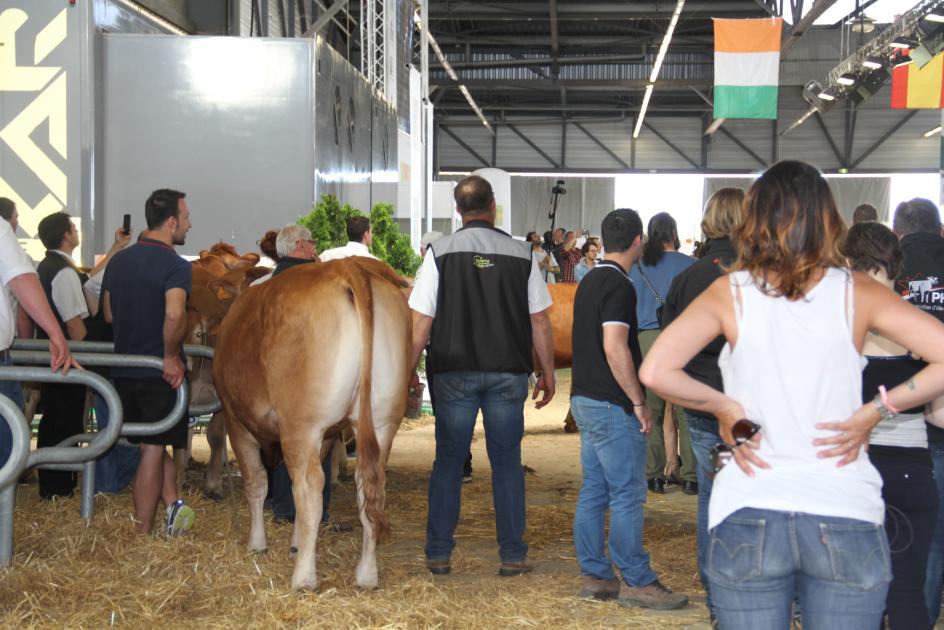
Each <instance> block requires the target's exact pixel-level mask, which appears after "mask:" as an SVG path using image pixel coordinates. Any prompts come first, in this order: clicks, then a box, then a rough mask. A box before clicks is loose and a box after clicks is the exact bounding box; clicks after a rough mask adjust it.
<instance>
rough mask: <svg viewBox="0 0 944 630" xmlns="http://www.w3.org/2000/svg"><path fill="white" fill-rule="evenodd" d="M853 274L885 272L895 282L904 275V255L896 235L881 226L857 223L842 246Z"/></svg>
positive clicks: (841, 248) (873, 223)
mask: <svg viewBox="0 0 944 630" xmlns="http://www.w3.org/2000/svg"><path fill="white" fill-rule="evenodd" d="M840 251H841V252H842V255H843V256H845V257H846V258H847V259H848V260H849V266H850V267H851V268H852V269H853V270H854V271H864V272H866V273H868V272H870V271H884V272H885V275H886V276H887V277H888V278H890V279H892V280H894V279H895V278H897V277H898V274H900V273H901V263H902V259H903V258H904V255H903V254H902V253H901V244H900V243H899V242H898V239H897V238H896V237H895V234H894V232H892V231H891V230H889V229H888V228H887V227H885V226H884V225H882V224H881V223H876V222H874V221H869V222H865V223H856V224H855V225H853V226H852V227H851V228H849V232H848V233H847V234H846V239H845V240H844V241H843V243H842V246H841V247H840Z"/></svg>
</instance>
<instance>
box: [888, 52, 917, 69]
mask: <svg viewBox="0 0 944 630" xmlns="http://www.w3.org/2000/svg"><path fill="white" fill-rule="evenodd" d="M909 63H914V59H912V58H911V57H910V56H908V55H899V56H898V57H895V58H894V59H893V60H892V67H893V68H900V67H901V66H907V65H908V64H909Z"/></svg>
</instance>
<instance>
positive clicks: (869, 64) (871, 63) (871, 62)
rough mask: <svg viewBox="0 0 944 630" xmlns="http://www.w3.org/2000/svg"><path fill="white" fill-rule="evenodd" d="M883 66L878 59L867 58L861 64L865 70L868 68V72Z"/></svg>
mask: <svg viewBox="0 0 944 630" xmlns="http://www.w3.org/2000/svg"><path fill="white" fill-rule="evenodd" d="M883 65H885V64H883V63H882V60H881V59H879V58H878V57H869V58H868V59H866V60H865V61H863V62H862V66H863V67H865V68H868V69H869V70H878V69H879V68H881V67H882V66H883Z"/></svg>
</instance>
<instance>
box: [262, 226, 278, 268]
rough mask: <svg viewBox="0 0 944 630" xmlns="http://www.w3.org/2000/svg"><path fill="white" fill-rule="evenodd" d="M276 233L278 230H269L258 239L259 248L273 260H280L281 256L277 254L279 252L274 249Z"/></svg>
mask: <svg viewBox="0 0 944 630" xmlns="http://www.w3.org/2000/svg"><path fill="white" fill-rule="evenodd" d="M278 235H279V231H278V230H269V231H268V232H266V233H265V236H263V237H262V238H261V239H259V241H258V245H259V249H260V250H261V251H262V253H263V254H265V255H266V256H268V257H269V258H271V259H272V261H273V262H279V261H280V260H282V257H281V256H279V252H278V251H277V250H276V249H275V238H276V237H277V236H278Z"/></svg>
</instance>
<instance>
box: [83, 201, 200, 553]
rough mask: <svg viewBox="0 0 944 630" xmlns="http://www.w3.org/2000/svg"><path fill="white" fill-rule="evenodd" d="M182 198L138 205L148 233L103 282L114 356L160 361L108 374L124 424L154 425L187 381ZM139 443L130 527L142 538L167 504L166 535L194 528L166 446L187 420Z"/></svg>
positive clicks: (177, 441)
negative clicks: (180, 247) (177, 249)
mask: <svg viewBox="0 0 944 630" xmlns="http://www.w3.org/2000/svg"><path fill="white" fill-rule="evenodd" d="M184 197H185V195H184V193H182V192H178V191H175V190H168V189H161V190H156V191H154V192H153V193H151V196H150V197H148V200H147V201H146V202H145V204H144V214H145V218H146V220H147V227H148V229H147V230H146V231H145V232H144V233H142V235H141V239H140V240H139V241H138V243H137V244H136V245H133V246H131V247H128V248H127V249H125V250H123V251H121V252H119V253H118V254H116V255H115V257H114V258H113V259H112V261H111V264H109V265H108V268H107V269H106V270H105V278H104V280H103V281H102V290H103V295H104V308H105V319H106V321H109V322H111V323H112V324H113V325H114V338H115V352H116V353H119V354H144V355H150V356H155V357H160V358H161V359H163V362H164V365H163V370H161V372H158V371H157V370H154V369H148V368H118V367H116V368H112V377H113V380H114V382H115V388H116V389H117V390H118V394H119V396H120V397H121V404H122V407H123V408H124V413H125V419H126V420H127V421H128V422H157V421H159V420H161V419H162V418H164V417H165V416H166V415H167V414H168V413H170V410H171V409H172V408H173V406H174V401H175V400H176V393H175V391H174V390H176V389H177V388H178V387H180V385H181V383H183V381H184V378H185V376H186V368H185V366H184V356H183V340H184V332H185V330H186V323H187V314H186V304H187V296H189V295H190V288H191V284H192V273H191V266H190V263H188V262H187V261H186V260H184V259H183V258H181V257H180V256H179V255H178V254H177V253H176V252H175V251H174V246H175V245H183V244H184V240H185V238H186V236H187V231H188V230H189V229H190V210H189V208H187V202H186V201H184ZM130 441H132V442H139V443H140V444H141V463H140V465H139V466H138V472H137V474H136V475H135V477H134V481H133V482H132V493H133V497H134V513H135V527H136V528H137V530H138V531H139V532H141V533H145V534H149V533H151V530H152V529H153V527H154V516H155V513H156V511H157V505H158V502H159V501H160V500H162V499H163V501H164V504H165V505H166V512H167V524H166V527H165V533H166V534H167V535H168V536H177V535H180V534H182V533H184V532H186V531H187V530H189V529H190V527H191V526H192V525H193V518H194V513H193V510H192V509H191V508H190V507H189V506H187V505H185V504H184V502H183V499H180V498H179V497H178V496H177V488H176V476H175V470H174V462H173V460H171V458H170V456H169V455H168V454H167V451H166V448H167V446H174V447H178V448H186V447H187V417H186V415H184V416H181V418H180V420H179V421H178V422H177V424H176V425H174V426H173V427H172V428H170V429H168V430H167V431H165V432H163V433H160V434H157V435H145V436H141V437H139V438H133V439H132V440H130Z"/></svg>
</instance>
